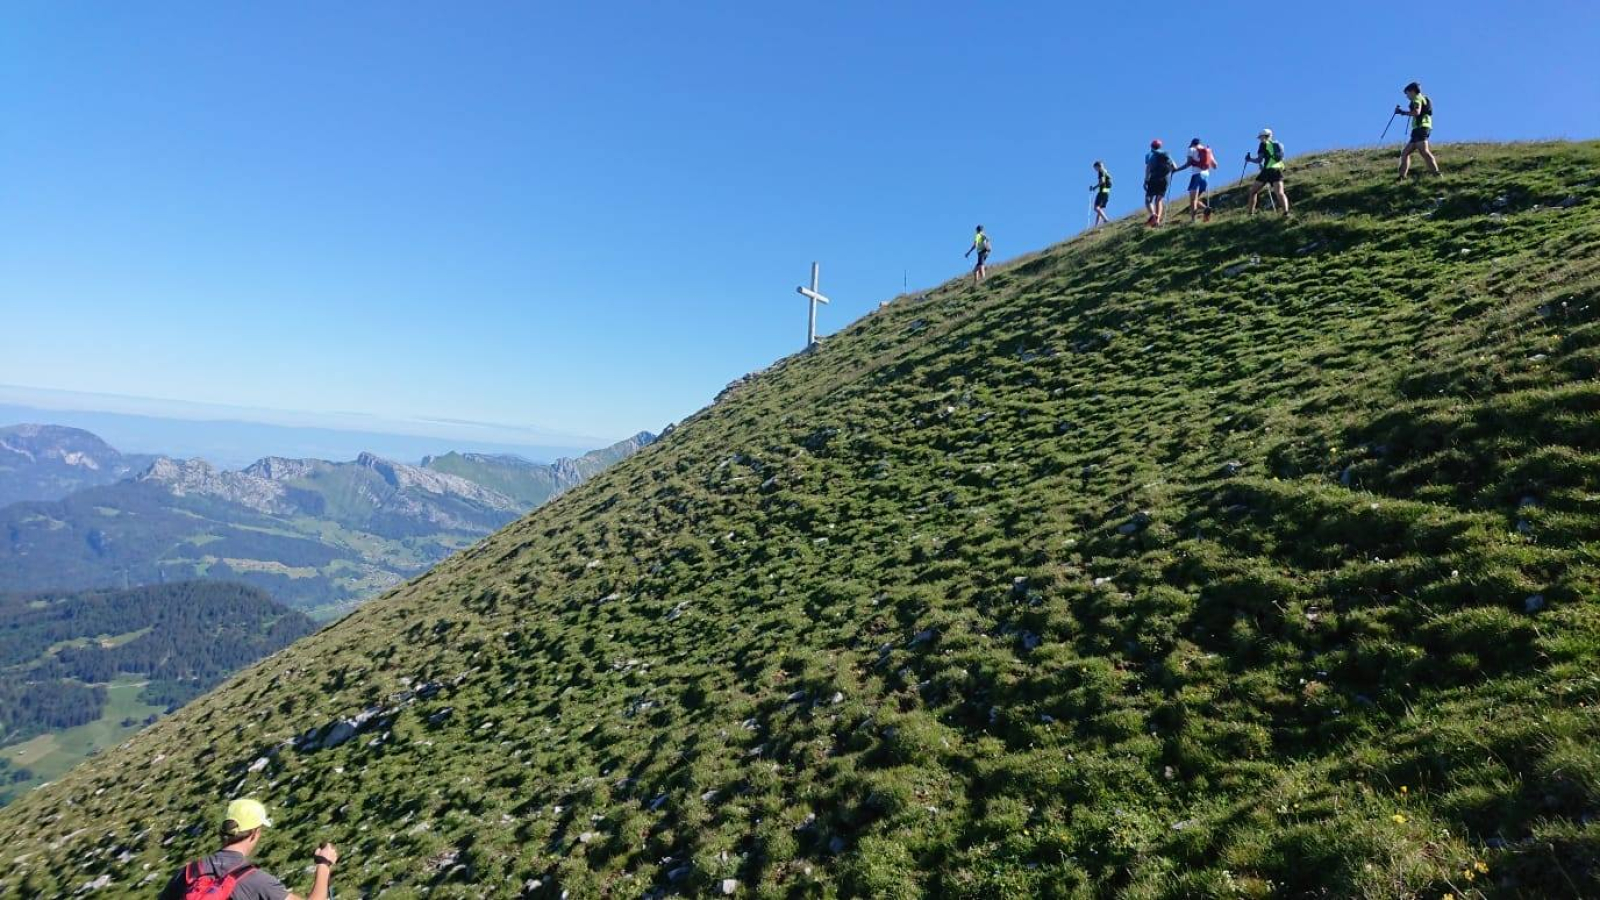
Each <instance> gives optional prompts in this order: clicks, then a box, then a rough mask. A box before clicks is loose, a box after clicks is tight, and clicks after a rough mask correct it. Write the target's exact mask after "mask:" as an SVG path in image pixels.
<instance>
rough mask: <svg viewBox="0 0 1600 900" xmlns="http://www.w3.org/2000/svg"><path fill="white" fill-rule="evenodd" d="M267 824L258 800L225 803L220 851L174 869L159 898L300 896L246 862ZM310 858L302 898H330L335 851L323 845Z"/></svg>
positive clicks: (287, 899) (271, 899) (294, 899)
mask: <svg viewBox="0 0 1600 900" xmlns="http://www.w3.org/2000/svg"><path fill="white" fill-rule="evenodd" d="M271 825H272V820H271V819H268V818H267V808H266V807H265V806H262V805H261V802H260V801H259V800H251V799H249V798H248V797H241V798H240V799H238V800H235V801H233V802H232V803H229V804H228V811H227V812H226V813H225V814H224V815H223V820H222V849H221V850H218V851H217V852H215V853H213V854H211V855H210V856H207V857H204V858H201V859H197V860H195V861H193V862H191V863H189V864H188V865H185V866H184V867H183V868H182V869H179V870H178V871H177V873H176V874H174V875H173V876H172V880H171V881H168V882H167V886H166V888H165V889H163V890H162V891H161V895H160V900H301V898H300V896H299V895H298V894H294V893H291V892H290V891H289V889H288V888H286V887H284V886H283V882H281V881H279V880H278V879H276V878H274V877H272V876H271V875H269V874H267V872H266V871H265V870H263V869H259V868H257V867H256V866H254V865H252V864H251V862H250V857H251V856H252V855H253V854H254V853H255V851H256V845H257V844H259V843H260V842H261V831H262V829H263V828H267V827H270V826H271ZM311 860H312V862H313V863H315V867H316V874H315V875H314V876H313V878H312V883H311V893H310V894H309V895H307V897H306V898H305V900H328V898H329V897H331V896H333V886H332V882H333V865H334V863H336V862H338V861H339V851H338V850H336V849H334V846H333V845H332V844H327V843H324V844H323V845H322V846H320V847H318V848H317V852H316V853H314V854H312V856H311Z"/></svg>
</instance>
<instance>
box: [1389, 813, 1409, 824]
mask: <svg viewBox="0 0 1600 900" xmlns="http://www.w3.org/2000/svg"><path fill="white" fill-rule="evenodd" d="M1389 818H1391V819H1393V820H1395V821H1396V822H1399V823H1400V824H1401V825H1404V824H1405V823H1406V817H1405V816H1403V815H1401V814H1400V813H1395V814H1394V815H1392V816H1390V817H1389Z"/></svg>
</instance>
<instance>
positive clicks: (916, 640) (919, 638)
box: [911, 628, 939, 647]
mask: <svg viewBox="0 0 1600 900" xmlns="http://www.w3.org/2000/svg"><path fill="white" fill-rule="evenodd" d="M938 636H939V631H938V629H935V628H924V629H922V630H921V631H919V632H917V633H916V634H915V635H913V636H912V638H911V646H913V647H915V646H917V645H918V644H926V643H929V642H930V641H932V640H933V639H934V638H936V637H938Z"/></svg>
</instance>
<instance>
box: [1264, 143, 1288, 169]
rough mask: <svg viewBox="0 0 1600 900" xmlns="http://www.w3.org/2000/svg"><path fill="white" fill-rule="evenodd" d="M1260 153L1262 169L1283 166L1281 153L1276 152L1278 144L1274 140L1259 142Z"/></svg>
mask: <svg viewBox="0 0 1600 900" xmlns="http://www.w3.org/2000/svg"><path fill="white" fill-rule="evenodd" d="M1260 155H1261V168H1263V169H1281V168H1283V154H1282V153H1279V152H1278V144H1277V142H1276V141H1262V142H1261V154H1260Z"/></svg>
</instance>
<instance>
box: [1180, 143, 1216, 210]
mask: <svg viewBox="0 0 1600 900" xmlns="http://www.w3.org/2000/svg"><path fill="white" fill-rule="evenodd" d="M1216 167H1217V157H1216V154H1214V153H1212V152H1211V148H1210V147H1207V146H1206V145H1205V144H1202V143H1201V142H1200V139H1199V138H1195V139H1194V140H1192V141H1190V142H1189V158H1188V159H1186V160H1184V163H1183V165H1181V166H1179V167H1178V168H1177V169H1176V170H1175V171H1178V172H1182V171H1183V170H1184V169H1193V170H1194V174H1193V175H1190V176H1189V221H1191V222H1193V221H1194V220H1195V218H1196V217H1198V216H1199V215H1200V214H1201V213H1202V212H1203V213H1205V216H1206V221H1207V222H1209V221H1211V203H1210V200H1211V170H1212V169H1215V168H1216ZM1202 198H1204V199H1202Z"/></svg>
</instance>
